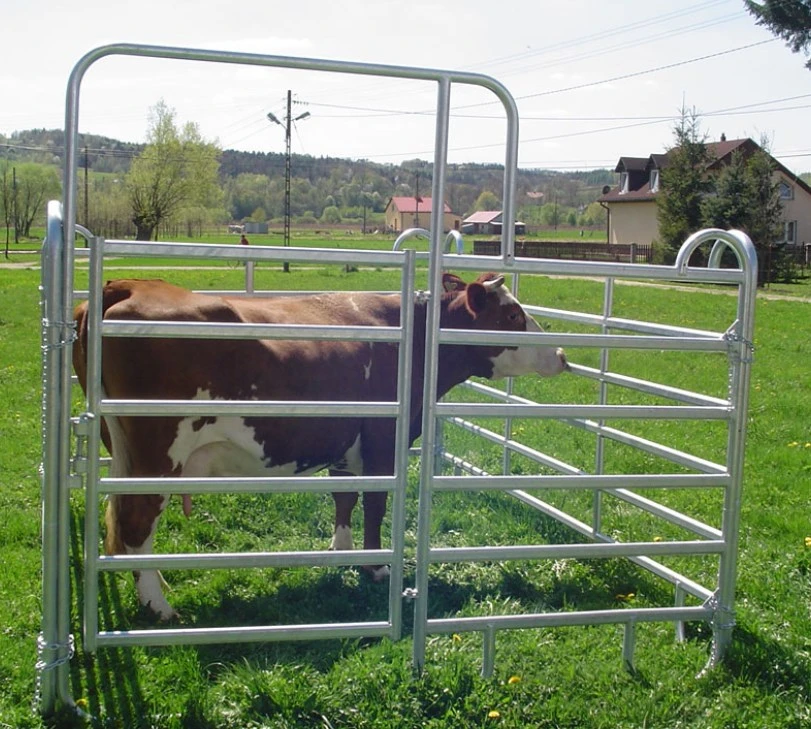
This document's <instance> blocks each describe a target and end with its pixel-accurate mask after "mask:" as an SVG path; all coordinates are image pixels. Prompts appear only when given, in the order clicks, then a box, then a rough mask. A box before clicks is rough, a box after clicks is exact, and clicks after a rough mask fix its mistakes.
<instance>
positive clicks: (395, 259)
mask: <svg viewBox="0 0 811 729" xmlns="http://www.w3.org/2000/svg"><path fill="white" fill-rule="evenodd" d="M104 253H105V255H119V256H138V257H141V256H149V257H153V258H195V259H198V260H199V259H203V260H205V259H211V260H216V261H220V262H221V261H223V260H225V259H230V260H236V261H255V262H262V261H288V262H290V263H320V264H328V263H331V264H335V263H358V264H359V265H365V266H397V267H402V266H403V265H404V262H405V254H404V253H403V252H402V251H367V250H355V249H340V248H339V249H334V248H300V247H298V246H288V247H285V246H257V245H251V246H249V247H243V246H239V245H224V244H215V243H171V242H168V243H167V242H164V243H138V242H135V241H123V240H106V241H105V242H104Z"/></svg>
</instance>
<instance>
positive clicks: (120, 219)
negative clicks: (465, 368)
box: [0, 101, 614, 239]
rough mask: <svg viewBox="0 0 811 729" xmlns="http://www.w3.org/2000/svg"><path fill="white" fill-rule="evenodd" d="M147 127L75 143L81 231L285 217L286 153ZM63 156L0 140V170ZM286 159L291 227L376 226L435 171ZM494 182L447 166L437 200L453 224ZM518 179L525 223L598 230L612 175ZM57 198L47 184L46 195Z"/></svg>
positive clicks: (53, 146)
mask: <svg viewBox="0 0 811 729" xmlns="http://www.w3.org/2000/svg"><path fill="white" fill-rule="evenodd" d="M149 122H150V123H149V130H148V135H147V142H146V144H144V145H132V144H126V143H121V142H117V141H116V140H112V139H109V138H107V137H101V136H95V135H81V137H80V140H79V150H78V152H79V154H78V165H79V171H78V172H79V190H78V191H77V192H78V201H77V202H78V205H77V215H78V220H79V222H80V223H82V224H83V225H85V226H86V227H88V228H89V229H91V230H93V231H94V232H96V233H98V234H101V235H106V236H108V237H128V236H133V237H137V238H142V239H150V238H155V236H156V235H161V234H164V235H165V234H166V233H167V232H169V231H172V232H183V233H187V234H188V235H194V234H196V233H198V232H200V231H202V230H204V229H208V228H211V227H212V226H215V225H223V224H227V223H231V222H244V221H249V220H250V221H257V222H263V221H271V222H272V221H279V220H281V219H282V217H283V215H284V207H285V185H284V168H285V157H284V155H282V154H274V153H267V154H264V153H255V152H239V151H235V150H221V149H219V148H218V146H217V145H216V144H215V143H213V142H210V141H208V140H205V139H203V138H202V137H201V135H200V133H199V129H198V127H197V125H196V124H186V125H184V126H183V127H179V126H178V124H177V123H176V120H175V114H174V111H173V110H172V109H170V108H169V107H168V106H167V105H166V104H165V103H164V102H163V101H160V102H158V103H157V104H156V105H155V106H154V107H153V108H152V109H150V117H149ZM63 150H64V135H63V132H62V131H61V130H57V131H50V132H49V131H46V130H31V131H29V132H17V133H15V134H13V135H11V136H10V137H8V138H3V137H2V136H0V155H2V157H0V168H2V170H7V169H8V170H11V169H16V170H17V171H18V172H21V171H22V169H23V165H34V166H39V167H41V168H47V169H49V170H50V172H51V174H52V175H53V174H58V170H59V167H60V165H61V161H62V156H63V154H64V152H63ZM291 162H292V164H291V166H292V179H291V185H290V210H291V214H292V216H293V218H294V221H295V222H298V223H303V224H307V223H310V224H315V223H323V224H325V225H335V224H339V223H345V224H349V225H352V226H353V227H355V226H357V227H358V228H360V227H361V223H362V221H364V220H365V221H367V222H368V227H369V229H374V228H376V227H382V224H383V217H384V216H383V212H384V210H385V207H386V204H387V203H388V200H389V199H390V198H391V197H393V196H398V195H399V196H414V195H420V196H422V197H425V196H430V194H431V184H432V178H433V165H432V164H431V163H429V162H425V161H423V160H419V159H415V160H409V161H405V162H403V163H401V164H399V165H394V164H380V163H374V162H370V161H367V160H347V159H340V158H331V157H321V158H316V157H312V156H309V155H296V154H294V155H293V156H292V160H291ZM30 169H33V168H28V167H26V176H31V175H29V174H28V170H30ZM503 174H504V170H503V166H502V165H484V164H463V165H462V164H451V165H449V167H448V173H447V176H446V189H445V192H446V201H447V202H448V204H449V205H450V206H451V209H452V210H453V211H454V212H456V213H457V214H459V215H461V216H466V215H468V214H470V213H472V212H474V211H476V210H490V209H493V210H498V209H500V208H501V195H502V185H503ZM517 177H518V183H517V193H518V201H519V202H518V214H519V217H520V218H521V219H522V220H524V222H526V223H527V224H529V225H548V226H565V225H572V226H574V225H577V226H580V227H590V226H602V225H604V223H605V217H604V215H605V214H604V211H603V210H602V208H600V207H599V206H598V205H593V204H592V203H593V202H594V200H595V199H596V198H597V197H598V196H599V194H600V190H601V189H602V187H603V186H604V185H606V184H611V183H612V182H613V179H614V173H613V172H612V171H610V170H591V171H573V172H565V173H564V172H559V171H554V170H524V169H522V170H519V172H518V176H517ZM57 180H58V177H57ZM9 194H11V193H9ZM530 194H531V197H530ZM58 196H59V192H58V189H56V190H54V189H53V186H51V187H50V189H49V190H48V193H47V195H46V198H45V199H49V198H51V197H58ZM0 204H2V203H1V202H0ZM20 222H21V221H20ZM10 225H11V227H15V225H14V223H13V222H12V223H10ZM22 227H23V226H20V229H21V230H22ZM161 231H164V232H163V233H162V232H161Z"/></svg>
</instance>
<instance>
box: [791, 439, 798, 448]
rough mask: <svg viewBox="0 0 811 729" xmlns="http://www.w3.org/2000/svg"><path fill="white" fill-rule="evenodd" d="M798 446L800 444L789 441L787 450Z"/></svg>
mask: <svg viewBox="0 0 811 729" xmlns="http://www.w3.org/2000/svg"><path fill="white" fill-rule="evenodd" d="M798 445H800V444H799V443H798V442H797V441H796V440H793V441H791V443H789V444H788V447H789V448H796V447H797V446H798Z"/></svg>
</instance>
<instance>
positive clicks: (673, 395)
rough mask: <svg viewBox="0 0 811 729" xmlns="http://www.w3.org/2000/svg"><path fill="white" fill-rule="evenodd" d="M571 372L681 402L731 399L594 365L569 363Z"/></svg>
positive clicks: (709, 402) (715, 402) (722, 402)
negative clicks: (609, 370)
mask: <svg viewBox="0 0 811 729" xmlns="http://www.w3.org/2000/svg"><path fill="white" fill-rule="evenodd" d="M569 367H570V372H571V373H572V374H575V375H579V376H581V377H587V378H589V379H592V380H598V381H600V382H606V383H608V384H609V385H617V386H618V387H625V388H627V389H629V390H635V391H637V392H643V393H645V394H646V395H657V396H659V397H666V398H670V399H671V400H677V401H679V402H685V403H689V404H692V405H727V406H729V404H730V403H729V400H725V399H723V398H720V397H712V396H711V395H702V394H700V393H697V392H691V391H689V390H682V389H680V388H678V387H670V386H669V385H662V384H660V383H658V382H651V381H650V380H642V379H639V378H637V377H629V376H628V375H621V374H618V373H616V372H601V371H600V370H598V369H596V368H594V367H586V366H585V365H579V364H574V363H569Z"/></svg>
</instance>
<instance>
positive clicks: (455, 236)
mask: <svg viewBox="0 0 811 729" xmlns="http://www.w3.org/2000/svg"><path fill="white" fill-rule="evenodd" d="M410 238H426V239H427V240H431V231H429V230H426V229H425V228H406V229H405V230H404V231H403V232H402V233H400V235H398V236H397V239H396V240H395V241H394V247H393V248H392V250H393V251H399V250H400V246H402V245H403V243H405V242H406V241H407V240H409V239H410ZM451 242H455V243H456V253H457V254H458V255H460V256H461V255H462V254H463V253H464V252H465V242H464V238H462V234H461V233H460V232H459V231H458V230H451V231H449V232H448V235H447V236H446V238H445V246H444V248H443V252H444V253H449V252H450V249H451Z"/></svg>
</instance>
